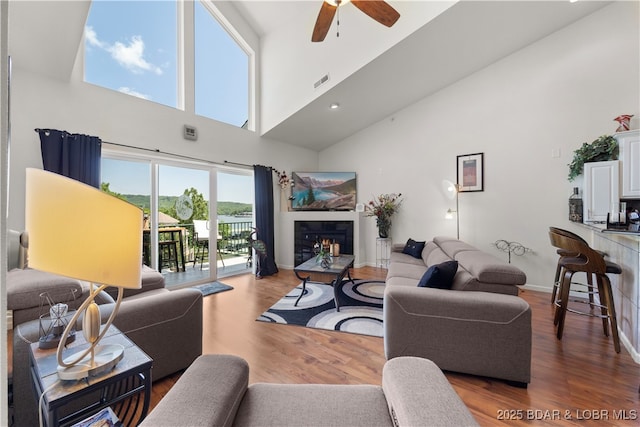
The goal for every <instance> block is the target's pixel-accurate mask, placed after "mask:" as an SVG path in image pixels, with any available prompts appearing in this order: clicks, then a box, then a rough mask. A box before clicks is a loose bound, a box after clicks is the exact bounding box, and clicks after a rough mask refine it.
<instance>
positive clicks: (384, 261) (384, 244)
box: [376, 237, 391, 268]
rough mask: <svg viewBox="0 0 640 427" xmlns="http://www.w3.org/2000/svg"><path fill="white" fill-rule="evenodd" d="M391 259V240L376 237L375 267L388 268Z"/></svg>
mask: <svg viewBox="0 0 640 427" xmlns="http://www.w3.org/2000/svg"><path fill="white" fill-rule="evenodd" d="M390 258H391V238H389V237H376V267H380V268H388V267H389V259H390Z"/></svg>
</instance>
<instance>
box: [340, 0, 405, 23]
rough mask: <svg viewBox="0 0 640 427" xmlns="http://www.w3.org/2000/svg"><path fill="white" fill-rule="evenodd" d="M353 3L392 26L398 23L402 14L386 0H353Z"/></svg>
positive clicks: (380, 21)
mask: <svg viewBox="0 0 640 427" xmlns="http://www.w3.org/2000/svg"><path fill="white" fill-rule="evenodd" d="M351 3H353V5H354V6H355V7H357V8H358V9H360V10H361V11H363V12H364V13H366V14H367V15H369V16H370V17H371V18H373V19H375V20H376V21H378V22H379V23H381V24H382V25H386V26H387V27H391V26H392V25H393V24H395V23H396V21H397V20H398V18H400V14H399V13H398V11H397V10H395V9H394V8H392V7H391V6H389V4H387V2H385V1H373V0H351Z"/></svg>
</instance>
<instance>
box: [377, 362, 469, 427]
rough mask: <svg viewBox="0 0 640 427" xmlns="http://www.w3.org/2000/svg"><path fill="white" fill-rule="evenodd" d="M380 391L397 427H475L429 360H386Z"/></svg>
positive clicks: (447, 383) (438, 370) (453, 391)
mask: <svg viewBox="0 0 640 427" xmlns="http://www.w3.org/2000/svg"><path fill="white" fill-rule="evenodd" d="M382 390H383V391H384V395H385V397H386V399H387V404H388V405H389V413H390V414H391V417H392V418H393V421H394V425H396V426H436V425H438V426H444V425H451V426H454V425H455V426H476V425H478V423H477V422H476V420H475V419H474V418H473V416H472V415H471V413H470V412H469V410H468V409H467V407H466V406H465V404H464V403H463V402H462V400H461V399H460V397H459V396H458V395H457V393H456V392H455V390H454V389H453V387H451V384H449V382H448V381H447V379H446V377H445V376H444V374H443V373H442V371H441V370H440V368H438V367H437V366H436V364H435V363H433V362H432V361H430V360H427V359H422V358H418V357H398V358H395V359H393V360H389V361H388V362H387V363H385V365H384V368H383V370H382Z"/></svg>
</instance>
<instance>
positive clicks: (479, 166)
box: [457, 153, 484, 192]
mask: <svg viewBox="0 0 640 427" xmlns="http://www.w3.org/2000/svg"><path fill="white" fill-rule="evenodd" d="M457 157H458V167H457V172H458V188H459V190H458V191H459V192H467V191H484V153H474V154H463V155H461V156H457Z"/></svg>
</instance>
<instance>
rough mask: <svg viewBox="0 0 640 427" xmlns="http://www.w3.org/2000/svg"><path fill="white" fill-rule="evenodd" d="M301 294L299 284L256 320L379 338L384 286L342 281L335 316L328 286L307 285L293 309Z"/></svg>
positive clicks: (381, 284)
mask: <svg viewBox="0 0 640 427" xmlns="http://www.w3.org/2000/svg"><path fill="white" fill-rule="evenodd" d="M301 291H302V283H301V284H300V285H298V286H297V287H296V288H294V289H293V290H292V291H291V292H289V293H288V294H287V295H285V296H284V298H282V299H281V300H280V301H278V302H277V303H276V304H275V305H273V306H272V307H271V308H270V309H269V310H267V311H265V312H264V313H262V315H261V316H260V317H258V318H257V319H256V320H259V321H261V322H271V323H280V324H286V325H299V326H306V327H308V328H317V329H328V330H331V331H342V332H350V333H352V334H360V335H372V336H376V337H382V331H383V328H382V296H383V292H384V282H381V281H373V280H357V279H356V280H354V283H351V282H349V281H348V280H345V281H343V282H342V285H341V286H340V289H339V294H338V301H339V302H340V311H339V312H336V305H335V302H334V301H333V287H332V286H331V285H325V284H322V283H315V282H307V286H306V290H305V293H304V295H303V296H302V298H301V299H300V302H298V306H297V307H295V306H294V305H293V304H295V302H296V299H298V296H300V292H301Z"/></svg>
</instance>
